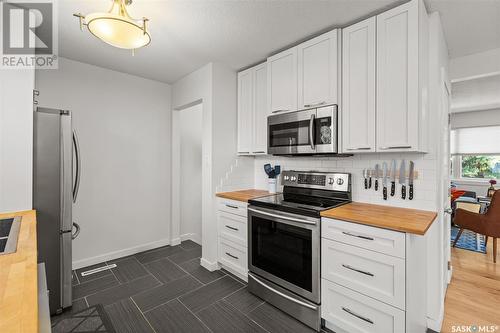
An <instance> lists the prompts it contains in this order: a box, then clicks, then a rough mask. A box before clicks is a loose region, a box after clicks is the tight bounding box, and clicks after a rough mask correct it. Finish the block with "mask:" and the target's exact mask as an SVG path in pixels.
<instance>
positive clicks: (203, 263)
mask: <svg viewBox="0 0 500 333" xmlns="http://www.w3.org/2000/svg"><path fill="white" fill-rule="evenodd" d="M200 265H201V266H203V267H205V268H206V269H208V270H209V271H210V272H213V271H216V270H218V269H219V268H220V267H219V263H218V262H217V261H213V262H211V261H208V260H207V259H205V258H201V259H200Z"/></svg>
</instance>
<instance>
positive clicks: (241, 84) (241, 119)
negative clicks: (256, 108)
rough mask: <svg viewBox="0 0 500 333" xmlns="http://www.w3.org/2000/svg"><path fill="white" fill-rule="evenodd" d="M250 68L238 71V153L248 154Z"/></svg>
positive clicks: (249, 140)
mask: <svg viewBox="0 0 500 333" xmlns="http://www.w3.org/2000/svg"><path fill="white" fill-rule="evenodd" d="M253 81H254V71H253V69H252V68H250V69H247V70H245V71H243V72H240V73H238V153H239V154H250V153H251V150H252V141H253V138H252V135H253V130H252V126H251V125H252V123H253V88H254V84H253Z"/></svg>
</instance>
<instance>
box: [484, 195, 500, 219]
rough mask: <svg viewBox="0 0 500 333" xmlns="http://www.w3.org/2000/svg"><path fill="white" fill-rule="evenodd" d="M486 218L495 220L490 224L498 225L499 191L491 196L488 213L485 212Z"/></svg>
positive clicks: (499, 215) (499, 211)
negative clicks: (496, 223)
mask: <svg viewBox="0 0 500 333" xmlns="http://www.w3.org/2000/svg"><path fill="white" fill-rule="evenodd" d="M486 216H487V219H488V220H490V219H492V220H495V221H491V222H499V223H500V190H499V191H495V193H494V194H493V197H492V198H491V203H490V206H489V207H488V211H487V212H486Z"/></svg>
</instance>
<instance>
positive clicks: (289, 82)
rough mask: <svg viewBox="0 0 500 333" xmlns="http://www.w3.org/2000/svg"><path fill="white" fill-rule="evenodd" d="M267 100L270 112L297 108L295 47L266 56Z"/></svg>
mask: <svg viewBox="0 0 500 333" xmlns="http://www.w3.org/2000/svg"><path fill="white" fill-rule="evenodd" d="M267 101H268V110H269V112H270V113H273V112H274V113H276V112H280V111H295V110H297V47H293V48H291V49H288V50H285V51H283V52H280V53H278V54H276V55H273V56H272V57H269V58H267Z"/></svg>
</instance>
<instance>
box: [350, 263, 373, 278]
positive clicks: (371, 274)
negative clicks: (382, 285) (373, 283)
mask: <svg viewBox="0 0 500 333" xmlns="http://www.w3.org/2000/svg"><path fill="white" fill-rule="evenodd" d="M342 267H344V268H347V269H350V270H351V271H355V272H358V273H361V274H365V275H369V276H375V275H374V274H373V273H370V272H367V271H363V270H361V269H357V268H354V267H352V266H349V265H346V264H342Z"/></svg>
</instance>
